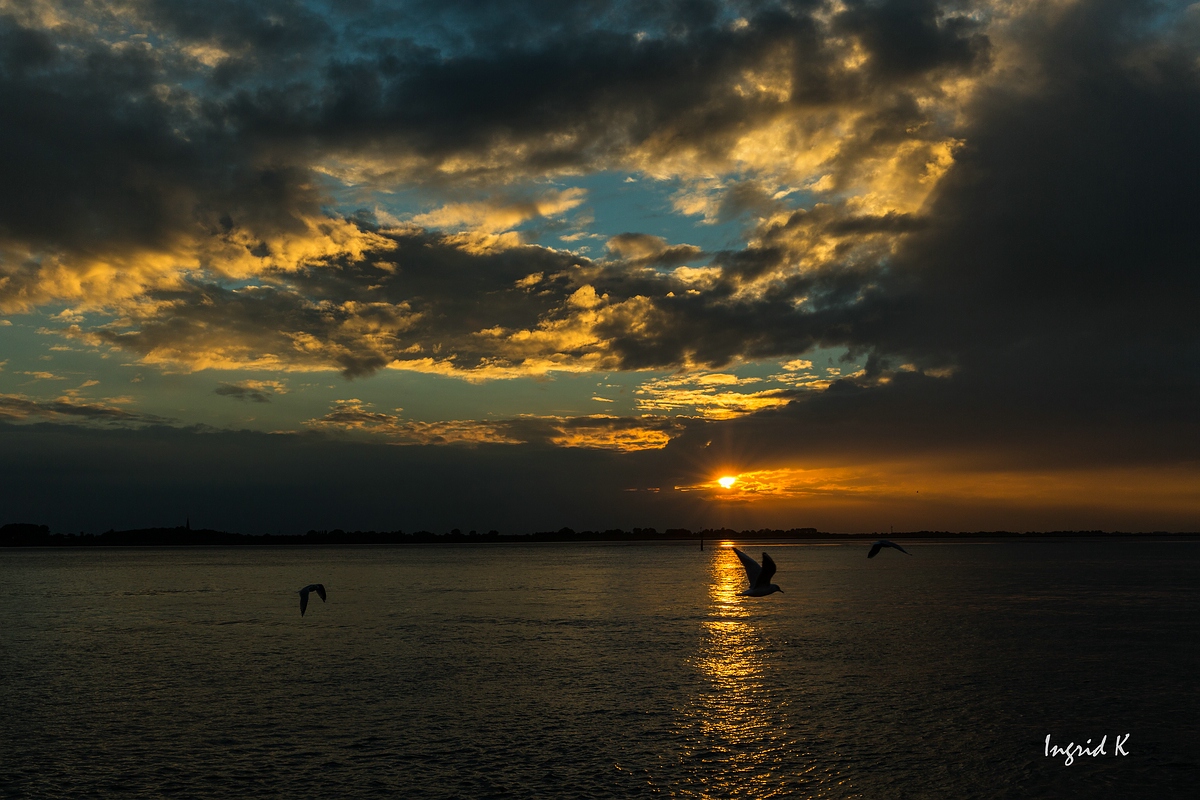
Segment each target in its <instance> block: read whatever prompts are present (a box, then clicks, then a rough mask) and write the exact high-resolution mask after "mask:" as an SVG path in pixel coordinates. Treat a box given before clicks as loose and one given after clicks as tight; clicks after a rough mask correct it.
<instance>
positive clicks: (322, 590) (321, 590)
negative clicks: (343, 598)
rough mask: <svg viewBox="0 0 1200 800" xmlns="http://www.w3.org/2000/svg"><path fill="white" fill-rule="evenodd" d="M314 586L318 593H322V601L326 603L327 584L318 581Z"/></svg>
mask: <svg viewBox="0 0 1200 800" xmlns="http://www.w3.org/2000/svg"><path fill="white" fill-rule="evenodd" d="M313 588H314V589H316V590H317V594H319V595H321V602H322V603H324V602H325V584H323V583H318V584H316V585H315V586H313Z"/></svg>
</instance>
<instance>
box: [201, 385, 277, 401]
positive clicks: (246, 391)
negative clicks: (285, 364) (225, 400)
mask: <svg viewBox="0 0 1200 800" xmlns="http://www.w3.org/2000/svg"><path fill="white" fill-rule="evenodd" d="M213 393H214V394H219V395H221V396H222V397H231V398H233V399H234V400H243V401H245V400H250V401H253V402H255V403H269V402H271V395H272V394H287V387H286V385H285V384H284V383H283V382H282V381H250V380H247V381H238V382H237V383H220V384H218V385H217V388H216V389H214V390H213Z"/></svg>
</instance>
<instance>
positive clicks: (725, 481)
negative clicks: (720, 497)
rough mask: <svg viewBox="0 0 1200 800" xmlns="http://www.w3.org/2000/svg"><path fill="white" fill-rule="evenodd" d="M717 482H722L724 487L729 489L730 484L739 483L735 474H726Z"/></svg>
mask: <svg viewBox="0 0 1200 800" xmlns="http://www.w3.org/2000/svg"><path fill="white" fill-rule="evenodd" d="M717 483H719V484H721V488H722V489H728V488H729V487H730V486H733V485H734V484H735V483H737V478H735V477H734V476H733V475H724V476H722V477H720V478H717Z"/></svg>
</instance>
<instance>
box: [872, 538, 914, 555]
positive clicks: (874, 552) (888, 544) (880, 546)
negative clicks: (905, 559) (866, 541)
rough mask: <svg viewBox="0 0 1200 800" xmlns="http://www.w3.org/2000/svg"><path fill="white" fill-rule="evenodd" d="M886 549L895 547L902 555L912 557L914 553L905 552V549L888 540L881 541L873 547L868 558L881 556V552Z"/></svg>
mask: <svg viewBox="0 0 1200 800" xmlns="http://www.w3.org/2000/svg"><path fill="white" fill-rule="evenodd" d="M885 547H894V548H896V549H897V550H899V551H900V552H901V553H904V555H906V556H911V555H912V553H910V552H908V551H907V550H905V549H904V548H903V547H901V546H900V545H898V544H896V543H895V542H889V541H888V540H887V539H880V540H879V541H878V542H876V543H875V544H873V545H871V552H869V553H867V558H874V557H875V556H877V555H879V551H880V550H882V549H883V548H885Z"/></svg>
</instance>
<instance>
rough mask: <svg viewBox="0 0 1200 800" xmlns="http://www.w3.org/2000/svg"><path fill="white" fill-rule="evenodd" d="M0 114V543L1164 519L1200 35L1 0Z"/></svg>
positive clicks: (359, 6) (879, 8) (766, 10)
mask: <svg viewBox="0 0 1200 800" xmlns="http://www.w3.org/2000/svg"><path fill="white" fill-rule="evenodd" d="M0 108H2V109H4V111H3V113H0V154H2V157H0V509H2V510H3V512H2V514H0V516H2V517H3V519H0V523H4V522H32V523H36V524H47V525H50V526H51V528H53V529H54V530H58V531H64V532H78V531H88V532H100V531H104V530H108V529H109V528H114V527H115V528H132V527H150V526H174V525H178V524H183V522H184V521H185V520H188V519H190V521H191V524H192V526H193V527H211V528H217V529H223V530H235V531H241V532H246V533H268V532H269V533H274V532H282V533H295V532H303V531H305V530H309V529H318V530H322V529H333V528H343V529H347V530H350V529H362V530H367V529H375V530H396V529H402V530H407V531H412V530H421V529H425V530H432V531H435V532H444V531H448V530H451V529H453V528H458V529H460V530H463V531H468V530H479V531H486V530H493V529H495V530H500V531H501V532H505V533H525V532H530V531H535V530H557V529H559V528H561V527H571V528H574V529H577V530H583V529H592V530H604V529H610V528H623V529H630V528H632V527H655V528H658V529H660V530H662V529H666V528H680V527H682V528H689V529H693V530H699V529H702V528H717V527H733V528H737V529H746V528H763V527H770V528H785V529H786V528H800V527H816V528H820V529H822V530H830V531H883V530H888V529H889V528H893V529H895V530H897V531H905V530H910V531H912V530H1022V531H1023V530H1060V529H1078V530H1083V529H1105V530H1144V531H1149V530H1190V531H1196V530H1200V321H1198V320H1200V285H1198V284H1200V280H1198V276H1200V237H1198V235H1197V232H1196V231H1197V227H1198V225H1200V222H1198V220H1200V213H1198V212H1200V201H1198V200H1197V189H1198V187H1200V147H1197V142H1200V4H1197V3H1193V4H1190V5H1189V4H1187V3H1171V2H1139V1H1138V0H1097V1H1095V2H1092V1H1090V0H1048V1H1047V2H1034V1H1033V0H1011V1H993V2H986V1H984V2H973V1H972V0H964V1H963V2H936V1H935V0H848V1H844V0H835V1H833V2H824V1H822V0H812V1H811V2H809V1H799V2H715V1H710V0H674V1H673V0H659V1H658V2H620V1H619V0H611V1H610V0H579V2H569V3H564V2H560V1H556V2H546V1H544V0H525V2H521V1H520V0H503V1H501V0H496V2H484V1H481V0H471V2H466V0H438V2H426V1H425V0H414V1H413V2H389V3H384V2H374V1H373V0H349V1H344V2H328V3H325V2H298V1H296V0H254V2H250V1H249V0H245V1H244V2H243V1H242V0H196V2H190V3H178V2H170V1H167V0H162V1H160V0H129V1H124V0H106V1H105V2H88V1H87V0H80V1H78V2H66V1H61V2H50V1H43V0H0ZM721 478H726V479H727V480H725V481H721V480H720V479H721ZM728 478H733V479H734V480H733V481H729V480H728Z"/></svg>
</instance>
